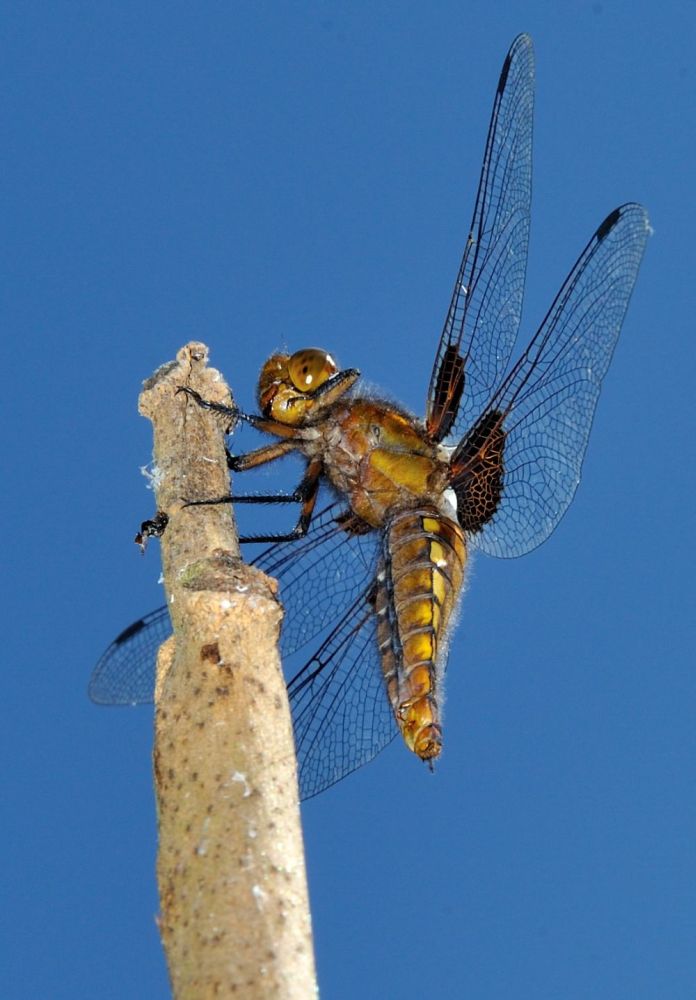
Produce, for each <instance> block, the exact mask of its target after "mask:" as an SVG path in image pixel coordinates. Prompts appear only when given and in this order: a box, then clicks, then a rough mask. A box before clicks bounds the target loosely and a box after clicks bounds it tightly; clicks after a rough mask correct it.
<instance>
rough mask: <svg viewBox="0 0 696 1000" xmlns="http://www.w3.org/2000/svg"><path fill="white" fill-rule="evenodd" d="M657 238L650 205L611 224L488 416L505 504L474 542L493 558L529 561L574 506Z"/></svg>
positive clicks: (631, 208) (587, 252)
mask: <svg viewBox="0 0 696 1000" xmlns="http://www.w3.org/2000/svg"><path fill="white" fill-rule="evenodd" d="M649 231H650V230H649V224H648V217H647V214H646V212H645V209H644V208H643V207H642V206H641V205H636V204H627V205H623V206H621V208H617V209H615V210H614V211H613V212H612V213H611V214H610V215H609V216H607V218H606V219H605V220H604V222H603V223H602V224H601V226H599V228H598V229H597V230H596V232H595V233H594V234H593V236H592V239H591V240H590V241H589V243H588V244H587V246H586V247H585V249H584V250H583V252H582V254H581V255H580V257H579V259H578V261H577V263H576V264H575V266H574V267H573V269H572V271H571V272H570V274H569V275H568V277H567V279H566V281H565V283H564V285H563V287H562V288H561V290H560V292H559V293H558V295H557V296H556V299H555V301H554V303H553V305H552V306H551V309H550V310H549V312H548V313H547V315H546V318H545V319H544V321H543V323H542V324H541V326H540V327H539V330H538V331H537V333H536V334H535V336H534V338H533V340H532V342H531V343H530V345H529V347H528V348H527V350H526V351H525V352H524V354H523V355H522V357H521V358H520V359H519V361H518V362H517V364H516V365H515V366H514V367H513V368H512V370H511V371H510V373H509V374H508V376H507V377H506V378H505V380H504V381H503V383H502V384H501V386H500V388H499V389H498V390H497V391H496V392H495V394H494V395H493V397H492V399H491V401H490V404H489V407H488V410H489V412H495V411H497V412H499V413H500V414H501V417H502V420H503V423H502V427H503V430H504V432H505V448H504V458H503V496H502V500H501V502H500V504H499V506H498V509H497V511H496V513H495V514H494V515H493V517H492V518H491V519H490V521H489V522H488V523H487V524H486V525H485V526H484V527H483V529H482V530H481V531H480V532H479V533H475V534H473V535H472V541H473V543H474V544H475V545H476V546H477V547H478V548H480V549H481V550H483V551H484V552H487V553H488V554H489V555H495V556H519V555H523V554H524V553H525V552H529V551H530V550H531V549H533V548H535V547H536V546H537V545H539V544H541V542H543V541H544V539H545V538H547V537H548V535H550V534H551V532H552V531H553V529H554V528H555V527H556V525H557V524H558V522H559V521H560V519H561V517H562V516H563V514H564V513H565V511H566V509H567V508H568V505H569V504H570V502H571V500H572V499H573V496H574V494H575V490H576V489H577V486H578V484H579V482H580V471H581V468H582V463H583V459H584V456H585V451H586V449H587V441H588V438H589V434H590V429H591V427H592V420H593V417H594V412H595V408H596V405H597V399H598V397H599V393H600V389H601V385H602V379H603V378H604V375H605V374H606V371H607V368H608V367H609V362H610V361H611V357H612V354H613V352H614V348H615V346H616V341H617V339H618V336H619V332H620V330H621V324H622V322H623V318H624V316H625V313H626V309H627V307H628V302H629V299H630V297H631V292H632V291H633V286H634V284H635V280H636V276H637V274H638V269H639V267H640V262H641V259H642V257H643V252H644V250H645V244H646V240H647V237H648V234H649Z"/></svg>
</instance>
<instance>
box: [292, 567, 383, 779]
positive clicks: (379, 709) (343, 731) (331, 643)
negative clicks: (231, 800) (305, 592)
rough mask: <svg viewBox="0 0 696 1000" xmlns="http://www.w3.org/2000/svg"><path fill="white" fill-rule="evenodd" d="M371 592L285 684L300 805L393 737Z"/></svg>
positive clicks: (353, 608)
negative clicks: (286, 686)
mask: <svg viewBox="0 0 696 1000" xmlns="http://www.w3.org/2000/svg"><path fill="white" fill-rule="evenodd" d="M371 591H372V586H370V587H369V588H368V589H367V590H366V591H365V592H364V593H363V594H361V595H360V596H359V597H358V598H357V600H356V601H354V603H353V604H352V605H351V607H349V608H348V609H347V610H346V612H345V613H344V615H343V617H342V619H341V620H340V621H339V622H338V623H337V624H336V626H335V627H334V628H333V629H332V630H331V631H330V633H329V634H328V636H327V637H326V639H325V640H324V641H323V642H322V644H321V645H320V646H319V648H318V649H317V651H316V652H315V653H314V654H313V655H312V656H311V657H310V659H309V660H308V661H307V662H306V663H305V664H304V665H303V666H302V668H301V669H300V670H299V671H298V672H297V673H296V674H295V676H294V677H293V678H292V680H291V681H290V683H289V684H288V694H289V696H290V706H291V709H292V717H293V724H294V727H295V745H296V748H297V765H298V771H299V780H300V797H301V798H302V799H308V798H311V797H312V796H313V795H318V794H319V792H322V791H324V789H325V788H328V787H329V786H330V785H333V784H335V782H337V781H340V780H341V778H344V777H345V776H346V775H347V774H350V772H351V771H355V770H356V769H357V768H359V767H361V766H362V765H363V764H366V763H367V762H368V761H370V760H372V758H373V757H375V756H376V755H377V754H378V753H379V752H380V751H381V750H383V749H384V747H385V746H386V745H387V744H388V743H389V742H391V740H392V739H393V738H394V736H396V733H397V729H396V723H395V721H394V716H393V714H392V710H391V708H390V706H389V703H388V701H387V694H386V689H385V686H384V679H383V677H382V670H381V667H380V662H379V654H378V648H377V634H376V618H375V614H374V610H373V605H372V603H371V601H370V596H369V595H370V593H371Z"/></svg>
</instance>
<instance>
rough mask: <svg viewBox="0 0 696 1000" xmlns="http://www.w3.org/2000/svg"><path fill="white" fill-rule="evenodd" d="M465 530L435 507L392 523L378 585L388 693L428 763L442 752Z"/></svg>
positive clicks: (409, 741)
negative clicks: (443, 705)
mask: <svg viewBox="0 0 696 1000" xmlns="http://www.w3.org/2000/svg"><path fill="white" fill-rule="evenodd" d="M466 560H467V552H466V542H465V539H464V533H463V531H462V529H461V527H460V526H459V525H458V524H457V523H456V522H454V521H450V520H449V519H448V518H446V517H443V515H442V514H441V513H440V512H439V511H438V510H437V509H436V508H435V507H430V506H425V505H424V506H423V507H420V508H418V509H416V510H405V511H400V512H399V513H397V514H395V515H394V516H393V517H392V518H391V519H390V520H389V522H388V524H387V528H386V532H385V539H384V547H383V554H382V564H381V567H380V572H379V575H378V581H377V591H376V597H375V611H376V613H377V641H378V643H379V650H380V658H381V663H382V672H383V674H384V680H385V684H386V687H387V695H388V697H389V701H390V703H391V706H392V710H393V712H394V717H395V719H396V722H397V725H398V726H399V729H400V730H401V734H402V736H403V738H404V741H405V743H406V745H407V746H408V748H409V749H410V750H412V751H413V752H414V753H415V754H417V755H418V756H419V757H420V758H422V759H423V760H431V759H432V758H434V757H437V756H438V755H439V754H440V751H441V749H442V727H441V722H440V712H439V701H441V685H442V672H443V669H444V658H445V654H446V644H447V637H448V633H449V626H450V624H451V621H452V614H453V612H454V610H455V609H456V607H457V602H458V598H459V595H460V593H461V590H462V585H463V582H464V571H465V567H466Z"/></svg>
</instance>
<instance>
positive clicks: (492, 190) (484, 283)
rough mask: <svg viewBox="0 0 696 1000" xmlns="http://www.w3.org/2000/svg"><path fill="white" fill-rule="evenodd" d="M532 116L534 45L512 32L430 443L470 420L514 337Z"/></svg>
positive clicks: (431, 401) (448, 331)
mask: <svg viewBox="0 0 696 1000" xmlns="http://www.w3.org/2000/svg"><path fill="white" fill-rule="evenodd" d="M533 115H534V50H533V47H532V41H531V39H530V38H529V36H528V35H519V36H518V37H517V38H516V39H515V41H514V42H513V43H512V46H511V48H510V51H509V52H508V55H507V57H506V59H505V63H504V64H503V69H502V72H501V74H500V80H499V83H498V89H497V91H496V95H495V101H494V103H493V113H492V115H491V121H490V125H489V129H488V137H487V139H486V148H485V151H484V156H483V166H482V168H481V178H480V181H479V187H478V193H477V196H476V205H475V208H474V215H473V219H472V222H471V229H470V231H469V237H468V240H467V244H466V247H465V250H464V255H463V257H462V262H461V265H460V267H459V273H458V274H457V280H456V282H455V286H454V291H453V293H452V300H451V302H450V307H449V311H448V313H447V318H446V320H445V325H444V329H443V331H442V336H441V338H440V343H439V346H438V350H437V355H436V358H435V365H434V367H433V373H432V376H431V379H430V388H429V390H428V401H427V410H426V427H427V429H428V433H429V434H430V436H431V437H432V438H433V439H434V440H436V441H441V440H443V439H444V438H445V437H446V436H447V435H448V434H450V433H451V432H456V433H458V434H461V433H462V432H463V431H464V430H465V429H466V428H468V427H470V426H471V425H472V423H473V419H474V418H475V417H476V415H477V414H478V413H480V412H481V410H482V409H483V407H484V406H485V404H486V402H487V401H488V398H489V396H490V394H491V392H492V390H493V387H494V386H495V385H496V384H497V382H498V381H499V379H500V378H501V377H502V374H503V372H504V371H505V369H506V367H507V365H508V361H509V359H510V353H511V351H512V346H513V344H514V342H515V338H516V336H517V330H518V327H519V323H520V317H521V314H522V299H523V295H524V281H525V274H526V268H527V247H528V242H529V217H530V202H531V187H532V121H533ZM460 401H461V412H460V413H459V416H457V413H458V410H459V409H460Z"/></svg>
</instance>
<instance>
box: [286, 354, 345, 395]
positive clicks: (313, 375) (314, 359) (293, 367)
mask: <svg viewBox="0 0 696 1000" xmlns="http://www.w3.org/2000/svg"><path fill="white" fill-rule="evenodd" d="M337 371H338V368H337V366H336V362H335V361H334V359H333V358H332V357H331V355H330V354H327V352H326V351H321V350H319V348H317V347H308V348H306V349H305V350H303V351H296V352H295V353H294V354H293V355H292V357H291V358H290V360H289V361H288V374H289V376H290V380H291V381H292V384H293V385H294V386H295V388H296V389H298V390H299V391H300V392H307V393H312V392H316V390H317V389H318V388H319V387H320V386H322V385H324V383H325V382H327V381H328V380H329V379H330V378H331V376H332V375H335V374H336V372H337Z"/></svg>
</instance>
